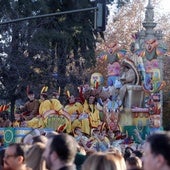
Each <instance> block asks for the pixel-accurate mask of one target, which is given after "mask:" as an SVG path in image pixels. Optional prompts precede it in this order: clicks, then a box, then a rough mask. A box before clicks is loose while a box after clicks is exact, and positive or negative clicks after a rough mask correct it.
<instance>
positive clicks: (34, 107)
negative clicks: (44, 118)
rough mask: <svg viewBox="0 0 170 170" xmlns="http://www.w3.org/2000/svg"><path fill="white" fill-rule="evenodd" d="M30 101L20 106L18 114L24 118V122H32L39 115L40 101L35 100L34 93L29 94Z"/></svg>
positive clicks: (29, 92)
mask: <svg viewBox="0 0 170 170" xmlns="http://www.w3.org/2000/svg"><path fill="white" fill-rule="evenodd" d="M27 97H28V99H29V100H28V101H27V102H26V103H25V104H24V106H20V107H19V110H18V113H19V114H20V116H21V117H22V118H23V120H31V119H32V118H34V117H36V116H37V115H38V110H39V105H40V103H39V101H38V100H37V99H35V94H34V93H33V91H28V92H27Z"/></svg>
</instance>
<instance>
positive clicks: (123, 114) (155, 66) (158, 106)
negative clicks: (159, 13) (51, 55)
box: [98, 1, 166, 143]
mask: <svg viewBox="0 0 170 170" xmlns="http://www.w3.org/2000/svg"><path fill="white" fill-rule="evenodd" d="M143 27H144V29H142V30H141V31H139V32H138V33H136V34H135V35H133V37H134V42H132V44H131V47H130V53H129V52H126V50H124V49H121V47H120V46H119V45H118V44H117V43H113V44H112V45H110V46H109V47H108V50H107V52H105V53H102V55H99V56H98V59H99V60H101V61H105V62H107V63H108V67H107V69H108V74H107V76H108V77H107V83H108V86H111V87H112V86H115V85H116V81H117V80H118V81H120V82H121V83H122V85H121V86H120V87H119V97H120V99H121V101H122V106H123V109H122V110H121V111H120V112H119V115H120V119H119V122H118V124H119V125H120V126H121V127H122V130H123V132H124V133H126V134H127V135H128V136H130V137H131V138H132V139H133V140H134V141H135V142H138V143H142V142H143V141H144V140H145V138H146V137H147V136H148V135H150V134H152V133H154V132H156V131H159V130H162V129H163V127H162V113H163V108H162V102H163V95H162V89H163V88H164V87H165V85H166V83H165V81H164V80H163V73H162V72H163V61H162V60H163V57H164V54H165V53H166V46H165V44H164V43H163V41H162V36H163V35H162V32H161V31H160V30H158V31H155V30H154V28H155V27H156V23H154V11H153V7H152V5H151V3H150V1H149V3H148V5H147V7H146V12H145V20H144V22H143ZM120 67H121V68H122V67H123V68H124V67H125V68H127V70H124V71H123V72H122V73H121V71H122V70H120ZM113 94H114V93H113Z"/></svg>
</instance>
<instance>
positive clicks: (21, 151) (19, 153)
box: [4, 143, 29, 170]
mask: <svg viewBox="0 0 170 170" xmlns="http://www.w3.org/2000/svg"><path fill="white" fill-rule="evenodd" d="M28 148H29V147H28V146H27V145H25V144H21V143H13V144H10V145H9V146H8V147H7V148H6V149H5V154H4V168H11V169H13V170H26V169H27V167H26V164H25V153H26V151H27V150H28Z"/></svg>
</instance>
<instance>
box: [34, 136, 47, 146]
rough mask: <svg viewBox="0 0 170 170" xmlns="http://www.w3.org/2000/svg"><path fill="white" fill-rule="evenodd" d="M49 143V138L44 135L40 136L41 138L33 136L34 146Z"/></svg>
mask: <svg viewBox="0 0 170 170" xmlns="http://www.w3.org/2000/svg"><path fill="white" fill-rule="evenodd" d="M47 141H48V139H47V137H46V136H44V135H39V136H33V137H32V144H35V143H39V142H40V143H43V144H46V143H47Z"/></svg>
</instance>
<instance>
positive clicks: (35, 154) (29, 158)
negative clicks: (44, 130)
mask: <svg viewBox="0 0 170 170" xmlns="http://www.w3.org/2000/svg"><path fill="white" fill-rule="evenodd" d="M44 150H45V144H44V143H42V142H36V143H34V144H33V145H32V146H31V147H30V149H29V150H28V151H27V152H26V153H25V162H26V166H27V167H29V168H31V170H46V165H45V160H43V158H42V155H43V152H44Z"/></svg>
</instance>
